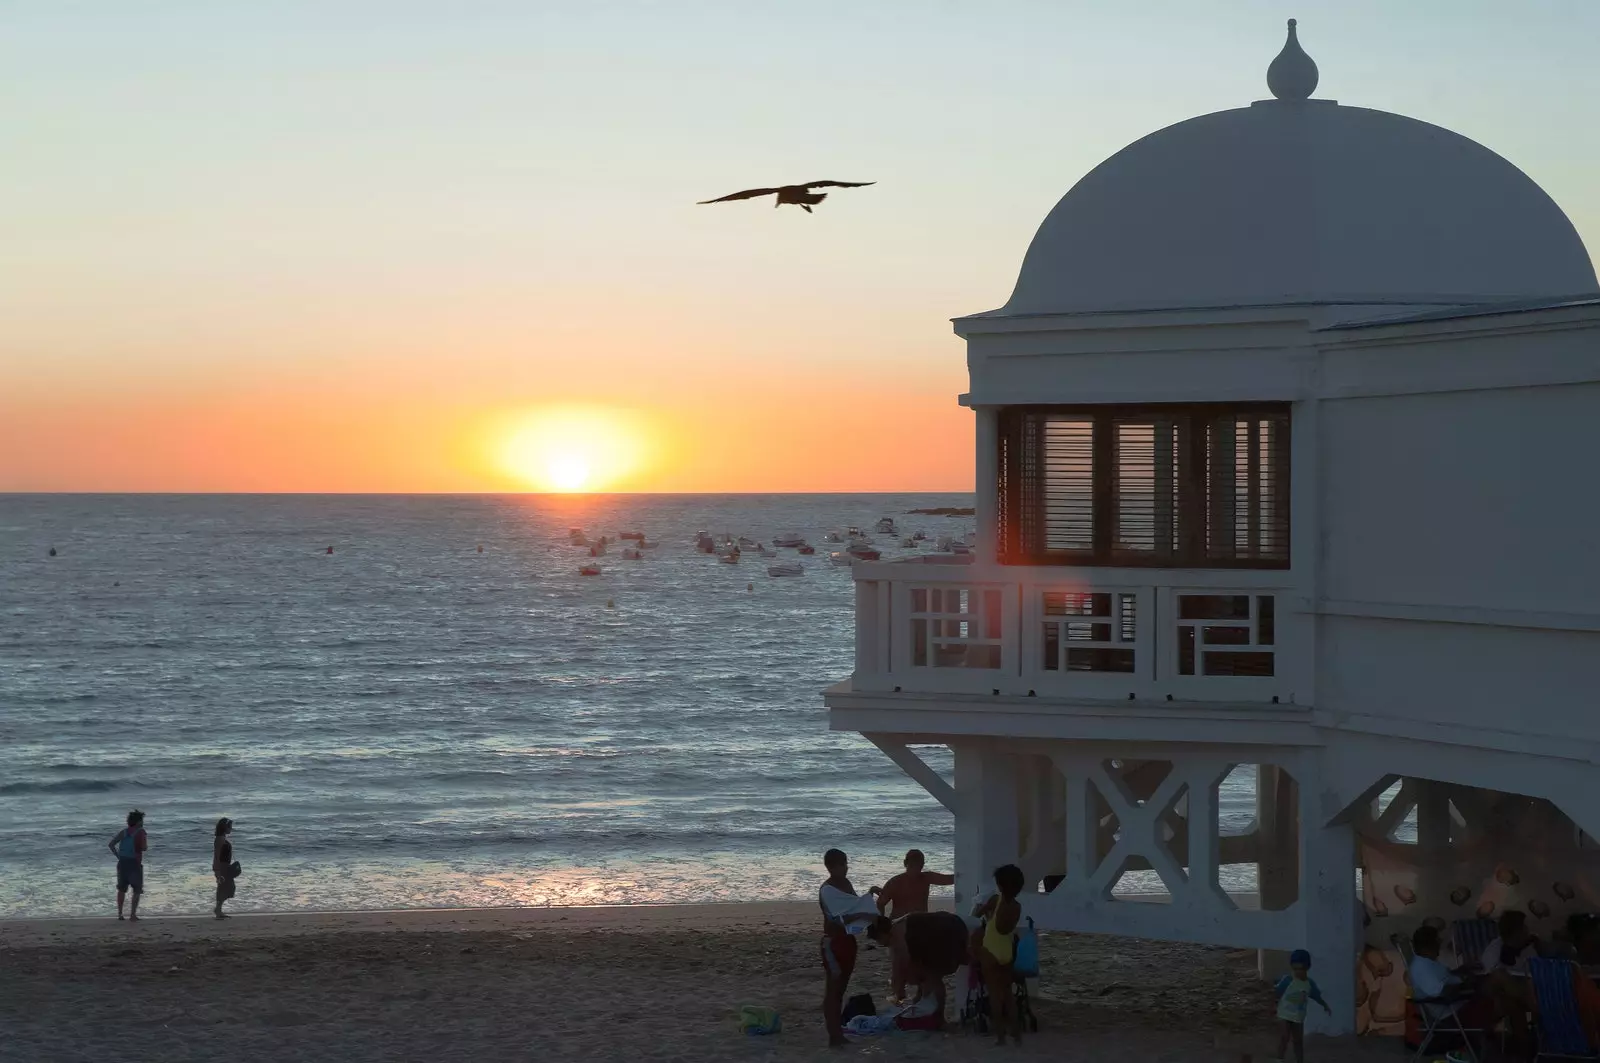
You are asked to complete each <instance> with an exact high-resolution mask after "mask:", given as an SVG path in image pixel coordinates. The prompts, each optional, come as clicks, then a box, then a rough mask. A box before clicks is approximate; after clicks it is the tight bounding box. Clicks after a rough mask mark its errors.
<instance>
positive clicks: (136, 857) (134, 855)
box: [110, 808, 150, 922]
mask: <svg viewBox="0 0 1600 1063" xmlns="http://www.w3.org/2000/svg"><path fill="white" fill-rule="evenodd" d="M110 848H111V853H112V855H113V856H115V857H116V858H117V918H118V919H121V918H122V902H123V901H124V900H125V899H126V898H127V895H128V891H129V890H132V891H133V904H132V905H131V906H130V907H129V909H128V918H129V920H131V921H133V922H137V921H138V919H139V895H140V894H141V893H143V892H144V854H145V850H146V849H148V848H150V838H149V835H147V834H145V832H144V813H143V812H140V811H139V810H138V809H137V808H136V809H134V810H133V811H132V812H129V813H128V825H127V826H126V827H124V828H123V829H122V830H119V831H117V833H116V836H115V837H113V838H112V839H111V842H110Z"/></svg>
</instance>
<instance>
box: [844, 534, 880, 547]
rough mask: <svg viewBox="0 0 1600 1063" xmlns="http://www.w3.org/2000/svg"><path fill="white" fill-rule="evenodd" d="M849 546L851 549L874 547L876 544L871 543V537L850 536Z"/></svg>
mask: <svg viewBox="0 0 1600 1063" xmlns="http://www.w3.org/2000/svg"><path fill="white" fill-rule="evenodd" d="M850 545H851V546H852V547H855V546H875V545H877V544H875V543H874V542H873V541H872V536H870V535H852V536H850Z"/></svg>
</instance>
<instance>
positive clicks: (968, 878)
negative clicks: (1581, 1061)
mask: <svg viewBox="0 0 1600 1063" xmlns="http://www.w3.org/2000/svg"><path fill="white" fill-rule="evenodd" d="M1268 81H1269V87H1270V88H1271V90H1272V93H1273V95H1272V98H1270V99H1267V100H1263V101H1260V102H1257V103H1254V104H1251V105H1250V106H1247V107H1241V108H1237V109H1234V110H1228V111H1222V112H1218V113H1215V114H1209V115H1204V116H1202V117H1199V118H1194V119H1191V120H1189V121H1186V122H1180V123H1178V124H1177V125H1174V126H1171V127H1168V128H1166V129H1163V130H1161V131H1159V132H1157V133H1154V134H1151V135H1150V136H1147V137H1145V138H1143V139H1142V140H1139V141H1137V142H1136V143H1134V144H1132V145H1131V146H1129V147H1128V148H1126V149H1125V150H1123V151H1122V152H1120V153H1118V154H1117V155H1115V156H1113V157H1112V158H1110V159H1108V160H1107V161H1106V162H1104V163H1102V164H1101V165H1100V166H1099V167H1097V168H1096V169H1094V170H1093V171H1091V172H1090V173H1089V174H1088V175H1087V176H1085V177H1084V178H1083V179H1082V180H1081V181H1080V182H1078V184H1077V185H1076V186H1075V187H1074V188H1073V189H1072V190H1071V191H1069V192H1068V193H1067V194H1066V196H1065V197H1064V198H1063V199H1062V200H1061V201H1060V202H1059V203H1058V204H1057V205H1056V207H1055V208H1054V209H1053V210H1052V211H1051V212H1050V214H1049V215H1048V217H1046V219H1045V221H1044V223H1043V225H1042V226H1041V227H1040V229H1039V232H1038V234H1037V235H1036V237H1035V238H1034V240H1033V243H1032V245H1031V246H1030V247H1029V249H1028V252H1027V255H1026V257H1025V259H1024V261H1023V265H1022V270H1021V274H1020V276H1019V279H1018V281H1017V284H1016V288H1015V291H1014V293H1013V295H1012V297H1011V299H1010V300H1009V302H1008V303H1007V304H1006V305H1005V306H1004V307H1002V308H1000V309H998V310H994V311H990V312H987V313H981V314H976V315H973V316H970V317H964V318H960V319H957V321H956V322H955V327H956V332H957V333H958V334H959V335H960V336H962V337H963V338H964V339H965V340H966V342H967V351H968V365H969V369H970V375H971V384H970V390H969V392H968V393H967V394H966V395H964V396H962V398H961V401H962V402H963V403H964V404H966V405H968V406H970V407H971V408H972V409H973V410H974V411H975V413H976V420H977V483H976V493H977V507H978V531H979V536H978V544H977V547H976V549H975V551H974V553H973V556H972V557H955V556H937V555H925V556H922V557H919V558H916V559H913V560H910V561H904V562H893V563H887V562H883V563H858V564H857V565H856V566H855V569H854V576H855V586H856V660H855V670H854V672H853V674H852V675H851V677H850V678H849V679H848V680H847V681H845V682H842V683H840V684H838V685H836V686H834V687H832V688H830V689H829V690H828V691H827V692H826V694H825V700H826V704H827V706H828V709H829V718H830V726H831V727H832V728H833V729H835V730H848V731H859V732H861V733H863V734H864V735H866V736H867V737H868V738H869V739H871V740H872V741H873V742H874V743H875V744H877V745H878V746H879V747H880V748H881V749H882V750H883V751H884V752H885V754H886V755H888V756H889V757H891V758H892V759H893V760H894V761H895V762H896V763H897V764H898V765H900V767H901V768H902V769H903V770H905V771H906V772H907V774H909V775H910V776H911V777H912V778H914V779H916V780H917V781H918V782H919V783H921V784H922V785H923V786H924V787H925V788H926V789H927V790H928V791H929V792H930V793H931V794H932V795H933V796H935V797H936V798H937V799H938V800H939V801H940V802H942V803H943V804H944V805H945V807H947V808H948V809H949V810H950V812H951V813H952V814H953V815H954V817H955V824H956V863H957V868H956V872H957V887H956V889H957V899H958V903H966V902H967V901H969V900H970V899H971V898H972V897H973V896H974V895H975V894H976V893H977V892H978V891H979V890H980V889H983V888H985V887H986V885H987V883H988V881H989V874H990V871H991V870H992V869H993V868H994V867H995V866H997V865H999V864H1002V863H1007V862H1014V863H1018V864H1019V865H1020V866H1021V867H1022V868H1023V869H1024V871H1025V872H1026V874H1027V877H1028V879H1029V882H1030V890H1029V892H1028V894H1027V895H1026V897H1025V909H1026V911H1027V914H1028V915H1029V916H1031V917H1032V918H1033V919H1034V920H1035V922H1036V923H1037V925H1039V926H1040V927H1041V928H1045V929H1062V930H1074V931H1083V932H1099V933H1110V934H1124V935H1131V936H1137V937H1144V938H1154V939H1164V940H1174V941H1189V942H1203V943H1211V944H1218V945H1228V946H1235V947H1253V948H1258V949H1261V950H1264V951H1286V950H1290V949H1294V948H1301V947H1305V948H1309V949H1311V950H1312V952H1313V954H1314V956H1316V957H1318V959H1317V975H1318V979H1319V982H1320V983H1321V984H1322V985H1323V987H1324V990H1325V992H1326V993H1327V994H1328V996H1329V999H1330V1002H1331V1003H1332V1004H1333V1007H1334V1017H1333V1019H1332V1020H1331V1022H1324V1021H1323V1020H1321V1019H1320V1018H1318V1017H1316V1016H1314V1017H1313V1021H1314V1022H1315V1023H1316V1024H1317V1025H1316V1026H1314V1027H1313V1028H1314V1029H1315V1028H1321V1029H1323V1030H1325V1031H1332V1032H1338V1031H1348V1030H1355V1029H1363V1030H1365V1029H1382V1028H1385V1027H1386V1026H1387V1025H1389V1024H1392V1023H1394V1022H1395V1021H1396V1020H1397V1018H1403V1012H1402V1011H1398V1010H1397V1009H1399V1008H1403V990H1400V992H1401V993H1402V996H1401V997H1400V998H1399V1001H1400V1002H1399V1003H1397V1002H1396V996H1395V994H1396V987H1397V985H1398V976H1397V975H1396V973H1395V971H1394V962H1395V961H1394V957H1393V953H1392V952H1391V951H1390V950H1389V949H1388V942H1389V939H1390V937H1391V936H1392V935H1395V934H1402V933H1404V934H1408V933H1409V932H1410V930H1411V929H1414V927H1415V925H1416V924H1417V923H1418V922H1421V921H1423V920H1427V919H1434V920H1439V921H1440V922H1441V923H1442V924H1450V923H1453V922H1459V921H1463V920H1469V919H1478V918H1492V917H1493V915H1494V914H1496V913H1497V912H1498V911H1502V910H1504V909H1506V908H1509V907H1518V908H1521V909H1523V910H1527V911H1529V912H1530V913H1532V914H1533V915H1534V916H1535V917H1536V918H1537V919H1542V920H1548V921H1549V925H1550V926H1554V925H1556V923H1558V922H1559V920H1560V918H1561V916H1562V914H1563V913H1564V911H1565V910H1566V909H1567V908H1570V907H1573V906H1582V905H1584V903H1585V902H1586V901H1587V907H1588V909H1589V910H1595V909H1600V892H1596V890H1600V874H1593V875H1591V873H1590V868H1589V861H1590V860H1591V858H1592V856H1591V854H1593V852H1594V847H1593V844H1592V842H1591V841H1590V839H1591V838H1594V837H1600V788H1597V787H1596V785H1595V783H1596V781H1597V778H1600V776H1597V774H1596V771H1595V765H1596V760H1597V756H1600V711H1597V706H1596V700H1597V696H1596V693H1595V691H1596V683H1595V681H1594V679H1595V675H1596V673H1597V671H1600V545H1597V540H1600V531H1597V530H1600V483H1597V480H1600V477H1597V474H1596V471H1595V467H1596V457H1595V455H1596V449H1597V447H1596V429H1595V425H1596V424H1597V423H1600V285H1597V284H1596V278H1595V271H1594V267H1593V265H1592V263H1591V261H1590V258H1589V255H1588V253H1587V251H1586V250H1585V248H1584V245H1583V243H1582V241H1581V240H1580V239H1579V237H1578V235H1577V233H1576V231H1575V230H1574V228H1573V226H1572V225H1571V223H1570V222H1569V221H1568V220H1567V218H1566V216H1565V215H1564V214H1563V213H1562V211H1561V209H1560V208H1559V207H1558V206H1557V205H1556V204H1555V203H1554V202H1553V201H1552V200H1551V199H1550V198H1549V196H1547V195H1546V194H1545V193H1544V192H1543V191H1542V190H1541V189H1540V188H1539V187H1538V185H1537V184H1535V183H1534V182H1533V181H1532V180H1531V179H1530V178H1529V177H1527V176H1526V175H1525V174H1523V173H1522V172H1521V171H1520V170H1518V169H1517V168H1516V167H1515V166H1513V165H1512V164H1511V163H1509V162H1507V161H1506V160H1504V159H1502V158H1501V157H1499V156H1498V155H1495V154H1494V153H1493V152H1491V151H1489V150H1488V149H1487V148H1484V147H1482V146H1481V145H1478V144H1476V143H1474V142H1472V141H1470V140H1467V139H1466V138H1464V137H1461V136H1458V135H1457V134H1454V133H1451V132H1449V131H1448V130H1444V129H1441V128H1438V127H1436V126H1432V125H1428V124H1426V123H1424V122H1419V121H1416V120H1413V119H1410V118H1404V117H1401V116H1398V115H1394V114H1389V113H1386V112H1383V111H1376V110H1369V109H1365V108H1359V107H1351V106H1342V105H1340V104H1338V103H1336V102H1334V101H1331V100H1319V99H1314V98H1311V97H1312V93H1313V91H1314V89H1315V86H1316V83H1317V69H1316V66H1315V64H1314V63H1313V62H1312V60H1311V59H1310V58H1309V57H1308V56H1307V55H1306V54H1305V52H1304V51H1303V50H1301V48H1300V46H1299V44H1298V42H1297V40H1296V37H1295V29H1294V24H1293V23H1292V22H1291V24H1290V31H1289V40H1288V42H1287V43H1286V45H1285V47H1284V50H1283V52H1282V53H1281V54H1280V55H1279V56H1278V57H1277V59H1275V60H1274V61H1273V62H1272V65H1271V67H1270V69H1269V75H1268ZM927 745H942V746H948V747H949V748H950V749H951V750H952V751H953V754H954V764H955V768H954V778H953V779H946V778H944V777H942V776H941V775H940V774H938V773H937V772H935V771H934V770H932V769H931V768H930V767H929V766H928V764H927V763H926V762H925V761H924V760H923V759H922V758H921V757H920V756H919V755H918V753H917V748H918V747H919V746H927ZM1240 766H1255V772H1254V776H1255V780H1256V815H1255V817H1254V822H1253V824H1252V825H1251V826H1250V827H1249V828H1248V829H1245V830H1236V829H1235V830H1226V829H1224V828H1223V826H1222V824H1221V821H1220V820H1219V815H1218V803H1219V788H1220V787H1221V786H1222V784H1223V782H1224V780H1225V779H1227V778H1228V777H1229V776H1230V775H1234V776H1235V777H1236V778H1237V777H1238V776H1237V775H1236V774H1235V773H1237V772H1238V770H1239V769H1240ZM1591 878H1592V880H1593V882H1594V884H1595V890H1590V887H1589V885H1588V884H1589V882H1590V881H1591ZM1511 879H1516V880H1517V881H1516V882H1514V883H1513V882H1511V881H1510V880H1511ZM1407 898H1409V900H1408V899H1407ZM1540 912H1543V913H1544V914H1543V915H1540V914H1539V913H1540ZM1347 961H1348V962H1347Z"/></svg>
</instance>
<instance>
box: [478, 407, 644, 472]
mask: <svg viewBox="0 0 1600 1063" xmlns="http://www.w3.org/2000/svg"><path fill="white" fill-rule="evenodd" d="M492 448H493V451H494V462H495V464H496V465H497V466H498V467H499V468H500V469H501V471H503V472H504V473H506V474H507V475H509V476H511V477H512V478H513V479H515V480H516V481H517V482H519V483H522V484H524V485H526V486H527V487H531V488H533V489H534V490H538V491H549V492H559V493H564V494H570V493H580V492H586V491H603V490H607V489H609V488H611V487H614V486H615V485H616V484H618V483H619V482H621V481H624V480H626V479H627V478H628V477H629V476H631V475H633V474H635V473H637V472H638V471H639V470H640V469H641V468H642V467H643V466H644V465H645V464H647V461H648V459H649V458H650V456H651V455H650V450H651V448H650V447H649V446H647V444H646V435H645V433H644V432H642V431H641V430H640V428H639V426H638V424H637V423H636V419H635V418H633V417H632V416H630V415H629V414H627V413H626V412H625V411H621V410H615V409H610V408H607V407H594V406H558V407H546V408H543V409H537V410H526V411H521V412H519V413H517V414H515V415H512V416H510V417H509V418H508V419H507V420H506V421H505V422H504V423H503V426H502V429H501V430H500V431H499V432H497V433H496V440H495V442H494V443H493V444H492Z"/></svg>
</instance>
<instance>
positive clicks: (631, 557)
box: [622, 546, 644, 561]
mask: <svg viewBox="0 0 1600 1063" xmlns="http://www.w3.org/2000/svg"><path fill="white" fill-rule="evenodd" d="M622 559H623V560H624V561H643V560H644V553H643V552H642V551H640V550H636V549H634V548H633V547H631V546H630V547H628V548H627V549H626V550H624V551H622Z"/></svg>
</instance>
